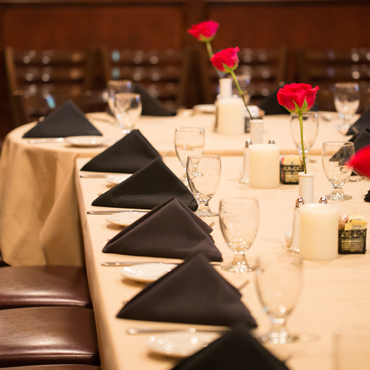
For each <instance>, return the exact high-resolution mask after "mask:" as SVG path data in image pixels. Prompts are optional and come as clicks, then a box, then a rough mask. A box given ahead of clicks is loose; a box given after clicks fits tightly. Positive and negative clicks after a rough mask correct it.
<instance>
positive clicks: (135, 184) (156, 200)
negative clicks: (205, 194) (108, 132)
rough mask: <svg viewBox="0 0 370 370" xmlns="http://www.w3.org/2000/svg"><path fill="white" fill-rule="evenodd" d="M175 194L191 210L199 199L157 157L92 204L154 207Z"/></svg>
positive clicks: (142, 207) (195, 206) (140, 207)
mask: <svg viewBox="0 0 370 370" xmlns="http://www.w3.org/2000/svg"><path fill="white" fill-rule="evenodd" d="M173 197H177V198H179V199H180V200H181V201H182V202H184V203H185V204H186V205H187V206H188V207H189V208H190V209H191V210H192V211H196V210H197V208H198V204H197V201H196V200H195V198H194V197H193V195H192V194H191V192H190V191H189V189H188V188H187V187H186V186H185V185H184V184H183V182H182V181H181V180H180V179H179V178H178V177H177V176H176V175H175V174H174V173H173V172H172V171H171V170H170V169H169V168H168V167H167V166H166V165H165V164H164V163H163V161H162V159H161V158H157V159H156V160H154V161H153V162H152V163H150V164H149V165H148V166H146V167H144V168H142V169H141V170H139V171H137V172H135V173H134V174H133V175H132V176H130V177H129V178H128V179H127V180H125V181H123V182H121V183H120V184H118V185H116V186H115V187H114V188H112V189H110V190H108V191H107V192H105V193H104V194H102V195H101V196H100V197H98V198H96V199H95V200H94V201H93V202H92V205H93V206H101V207H117V208H139V209H153V208H154V207H155V206H157V205H159V204H161V203H163V202H164V201H166V200H169V199H171V198H173Z"/></svg>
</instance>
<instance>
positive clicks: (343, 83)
mask: <svg viewBox="0 0 370 370" xmlns="http://www.w3.org/2000/svg"><path fill="white" fill-rule="evenodd" d="M347 86H356V87H358V86H359V84H358V82H336V83H335V84H334V87H347Z"/></svg>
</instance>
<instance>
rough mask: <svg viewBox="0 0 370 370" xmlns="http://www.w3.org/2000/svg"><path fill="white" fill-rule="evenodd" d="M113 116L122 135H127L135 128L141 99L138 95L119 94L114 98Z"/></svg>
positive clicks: (139, 113) (139, 112)
mask: <svg viewBox="0 0 370 370" xmlns="http://www.w3.org/2000/svg"><path fill="white" fill-rule="evenodd" d="M114 99H115V100H114V115H115V116H116V119H117V121H118V122H119V127H121V128H122V133H124V134H128V133H130V132H131V131H132V129H133V128H134V127H135V125H136V123H137V121H138V120H139V118H140V115H141V108H142V107H141V97H140V95H139V94H132V93H119V94H116V95H115V96H114Z"/></svg>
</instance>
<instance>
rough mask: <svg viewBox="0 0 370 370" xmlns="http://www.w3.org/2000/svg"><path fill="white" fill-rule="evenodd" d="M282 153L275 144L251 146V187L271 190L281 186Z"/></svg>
mask: <svg viewBox="0 0 370 370" xmlns="http://www.w3.org/2000/svg"><path fill="white" fill-rule="evenodd" d="M279 171H280V151H279V147H278V146H277V145H275V144H254V143H253V144H252V145H250V146H249V186H250V187H252V188H260V189H271V188H277V187H278V186H279V184H280V179H279Z"/></svg>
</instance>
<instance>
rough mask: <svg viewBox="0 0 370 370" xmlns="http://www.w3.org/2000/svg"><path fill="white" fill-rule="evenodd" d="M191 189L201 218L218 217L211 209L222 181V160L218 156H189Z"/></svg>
mask: <svg viewBox="0 0 370 370" xmlns="http://www.w3.org/2000/svg"><path fill="white" fill-rule="evenodd" d="M186 175H187V178H188V183H189V188H190V191H191V192H192V194H193V195H194V198H195V199H196V200H197V203H198V210H197V211H196V214H197V215H198V216H199V217H213V216H218V213H215V212H212V211H211V210H210V208H209V201H210V200H211V198H212V197H213V196H214V194H215V193H216V190H217V188H218V185H219V183H220V180H221V158H220V157H219V156H218V155H189V156H188V158H187V161H186Z"/></svg>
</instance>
